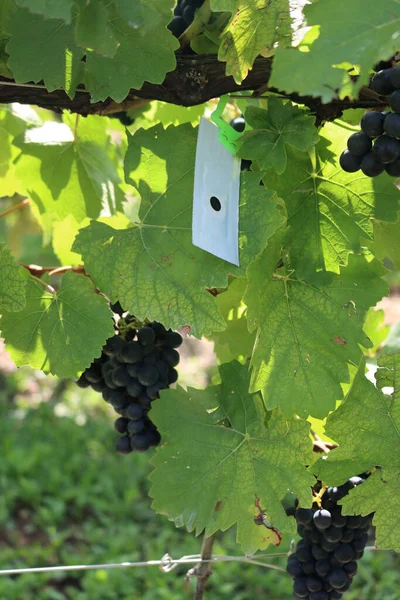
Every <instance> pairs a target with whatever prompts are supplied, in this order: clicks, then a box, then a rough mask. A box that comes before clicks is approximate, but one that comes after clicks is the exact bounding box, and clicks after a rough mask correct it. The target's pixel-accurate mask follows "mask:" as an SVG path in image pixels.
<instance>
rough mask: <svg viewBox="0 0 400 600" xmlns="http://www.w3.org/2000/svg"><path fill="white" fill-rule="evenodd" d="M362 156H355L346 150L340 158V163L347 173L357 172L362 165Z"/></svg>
mask: <svg viewBox="0 0 400 600" xmlns="http://www.w3.org/2000/svg"><path fill="white" fill-rule="evenodd" d="M361 161H362V157H361V156H355V155H354V154H352V153H351V152H350V151H349V150H344V151H343V152H342V154H341V155H340V158H339V164H340V166H341V167H342V169H343V171H346V173H355V172H356V171H358V170H359V169H360V167H361Z"/></svg>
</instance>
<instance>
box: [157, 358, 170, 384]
mask: <svg viewBox="0 0 400 600" xmlns="http://www.w3.org/2000/svg"><path fill="white" fill-rule="evenodd" d="M154 366H155V368H156V369H157V371H158V374H159V377H160V379H167V378H168V372H169V366H168V365H167V363H166V362H165V361H164V360H161V359H159V360H157V361H156V362H155V363H154Z"/></svg>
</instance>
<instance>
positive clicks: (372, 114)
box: [361, 110, 385, 137]
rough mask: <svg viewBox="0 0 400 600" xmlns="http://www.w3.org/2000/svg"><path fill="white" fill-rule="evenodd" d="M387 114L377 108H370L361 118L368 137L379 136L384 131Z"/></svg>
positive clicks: (362, 126) (362, 127)
mask: <svg viewBox="0 0 400 600" xmlns="http://www.w3.org/2000/svg"><path fill="white" fill-rule="evenodd" d="M384 120H385V115H384V114H383V113H381V112H379V111H377V110H370V111H368V112H366V113H365V115H363V117H362V119H361V129H362V130H363V132H364V133H365V134H366V135H367V136H368V137H378V135H382V133H383V122H384Z"/></svg>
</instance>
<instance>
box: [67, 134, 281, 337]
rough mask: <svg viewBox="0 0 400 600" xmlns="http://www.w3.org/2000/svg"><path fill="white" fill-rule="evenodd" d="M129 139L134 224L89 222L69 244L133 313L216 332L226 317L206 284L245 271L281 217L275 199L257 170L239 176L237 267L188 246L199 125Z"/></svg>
mask: <svg viewBox="0 0 400 600" xmlns="http://www.w3.org/2000/svg"><path fill="white" fill-rule="evenodd" d="M128 137H129V149H128V152H127V154H126V158H125V173H126V180H127V181H129V182H131V183H133V184H134V185H135V187H136V189H137V190H138V192H139V194H140V196H141V206H140V212H139V218H140V223H138V224H137V225H134V226H133V227H132V228H131V229H129V230H127V231H117V230H114V229H112V228H111V227H107V226H105V225H103V224H99V223H92V224H91V225H90V227H87V228H85V229H83V230H81V232H80V233H79V235H78V237H77V239H76V242H75V244H74V247H73V250H74V251H75V252H79V253H80V254H81V255H82V257H83V260H84V263H85V268H86V269H87V272H88V273H90V275H91V277H92V278H93V280H94V281H95V282H96V285H97V286H98V287H99V288H100V289H101V290H102V291H103V292H104V293H105V294H106V295H107V296H108V297H109V298H111V299H112V300H113V301H115V300H117V299H119V300H120V301H121V303H122V305H123V306H124V307H125V308H126V309H127V310H130V311H131V312H133V313H134V314H135V315H136V316H137V317H138V318H140V319H145V318H148V319H151V320H153V319H154V320H158V321H161V322H162V323H164V325H165V326H166V327H173V328H177V327H181V326H182V325H190V327H191V330H192V333H193V335H195V336H201V335H202V334H203V333H210V332H211V331H218V330H222V329H224V327H225V322H224V319H223V318H222V316H221V314H220V313H219V311H218V308H217V305H216V302H215V299H214V297H213V296H212V295H211V294H210V293H209V292H208V291H206V289H205V288H206V287H209V288H213V287H217V288H219V287H222V288H223V287H226V286H227V275H228V274H229V273H232V274H233V275H240V276H243V275H244V273H245V268H246V266H247V265H248V264H249V262H251V260H253V258H254V257H255V256H256V255H257V254H258V253H259V252H261V251H262V249H263V248H264V247H265V245H266V243H267V241H268V238H269V237H270V236H271V235H272V234H273V233H274V231H275V230H276V229H277V228H278V227H280V226H281V224H282V223H283V222H285V217H284V216H283V215H282V214H281V213H280V211H279V210H278V206H280V205H279V204H278V198H277V196H276V194H275V193H274V192H272V191H270V190H267V189H265V188H263V187H262V186H260V185H259V177H258V175H257V174H254V173H246V174H245V175H244V176H243V178H242V182H241V188H240V195H241V199H240V223H239V251H240V252H239V259H240V265H241V267H235V266H234V265H231V264H230V263H227V262H225V261H223V260H221V259H219V258H217V257H215V256H213V255H211V254H209V253H207V252H205V251H203V250H201V249H200V248H197V247H196V246H193V244H192V199H193V180H194V164H195V152H196V139H197V129H193V128H192V127H191V126H190V125H180V126H178V127H173V126H170V127H168V128H167V129H163V128H162V126H161V125H158V126H156V127H153V128H151V129H147V130H143V129H141V130H139V131H137V132H136V133H135V135H134V136H130V135H129V134H128ZM150 186H151V187H150ZM99 256H101V257H102V260H101V261H99V260H98V257H99Z"/></svg>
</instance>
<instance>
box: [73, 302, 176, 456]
mask: <svg viewBox="0 0 400 600" xmlns="http://www.w3.org/2000/svg"><path fill="white" fill-rule="evenodd" d="M112 309H113V311H114V312H115V313H117V314H119V315H120V316H121V315H123V309H122V307H121V306H120V305H119V303H117V304H115V305H113V306H112ZM134 324H135V319H134V317H132V316H130V315H127V316H125V317H121V318H120V319H119V322H118V330H117V332H116V334H115V335H114V336H113V337H111V338H109V339H108V340H107V342H106V344H105V346H104V347H103V350H102V353H101V356H100V357H99V358H96V359H95V360H94V361H93V363H92V364H91V365H90V367H88V368H87V369H86V371H84V372H83V373H82V375H81V376H80V378H79V380H78V381H77V384H78V385H79V386H80V387H82V388H85V387H89V386H91V387H92V388H93V389H94V390H95V391H96V392H100V393H101V394H102V396H103V398H104V400H105V401H106V402H108V403H110V404H111V405H112V406H113V408H114V410H115V411H116V412H117V413H118V414H119V415H120V417H119V418H118V419H117V420H116V421H115V429H116V430H117V431H118V433H120V434H122V435H121V437H120V438H119V439H118V440H117V444H116V448H117V451H118V452H120V453H121V454H129V453H130V452H132V451H133V450H136V451H138V452H144V451H145V450H148V449H149V448H150V447H151V446H157V445H158V444H159V443H160V440H161V437H160V434H159V432H158V430H157V427H156V426H155V425H154V423H152V421H151V419H150V418H149V416H148V413H149V411H150V409H151V403H152V402H153V400H155V399H156V398H158V397H159V391H160V390H162V389H166V388H168V387H169V386H170V385H171V384H172V383H175V382H176V380H177V379H178V373H177V371H176V369H175V368H174V367H176V366H177V364H178V363H179V353H178V352H177V350H176V348H179V346H180V345H181V343H182V337H181V336H180V335H179V333H177V332H175V331H172V330H171V329H170V330H168V331H167V330H166V329H165V327H164V325H162V324H161V323H158V322H156V321H154V322H153V323H149V324H147V325H144V326H142V327H139V328H135V326H134Z"/></svg>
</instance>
